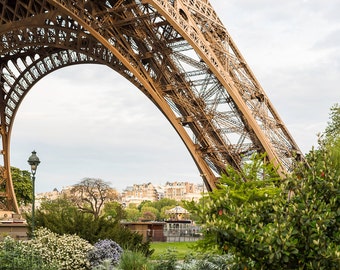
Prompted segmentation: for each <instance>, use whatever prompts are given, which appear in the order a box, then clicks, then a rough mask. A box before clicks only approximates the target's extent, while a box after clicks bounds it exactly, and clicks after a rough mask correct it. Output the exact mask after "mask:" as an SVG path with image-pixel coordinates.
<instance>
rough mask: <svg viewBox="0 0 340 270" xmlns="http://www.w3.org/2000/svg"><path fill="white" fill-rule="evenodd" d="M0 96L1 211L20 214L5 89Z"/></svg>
mask: <svg viewBox="0 0 340 270" xmlns="http://www.w3.org/2000/svg"><path fill="white" fill-rule="evenodd" d="M0 90H1V91H0V92H1V94H0V95H1V96H0V113H1V117H0V121H1V123H0V124H1V125H0V136H1V143H2V148H1V155H2V160H3V164H2V165H1V164H0V168H1V171H0V210H7V211H14V212H16V213H18V214H19V207H18V203H17V199H16V196H15V192H14V186H13V182H12V175H11V165H10V155H9V137H10V135H9V131H8V128H7V126H6V117H5V100H4V98H5V97H4V89H3V88H1V89H0Z"/></svg>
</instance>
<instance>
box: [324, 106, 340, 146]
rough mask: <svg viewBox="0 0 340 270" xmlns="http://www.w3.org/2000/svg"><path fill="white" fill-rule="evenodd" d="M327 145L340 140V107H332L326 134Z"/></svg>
mask: <svg viewBox="0 0 340 270" xmlns="http://www.w3.org/2000/svg"><path fill="white" fill-rule="evenodd" d="M324 135H325V140H326V142H327V143H329V142H332V141H336V140H339V139H340V105H339V104H335V105H334V106H332V107H331V112H330V121H329V122H328V123H327V127H326V129H325V132H324Z"/></svg>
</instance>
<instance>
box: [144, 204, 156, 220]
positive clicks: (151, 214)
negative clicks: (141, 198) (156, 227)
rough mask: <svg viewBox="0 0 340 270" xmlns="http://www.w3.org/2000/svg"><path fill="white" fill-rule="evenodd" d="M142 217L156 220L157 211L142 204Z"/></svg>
mask: <svg viewBox="0 0 340 270" xmlns="http://www.w3.org/2000/svg"><path fill="white" fill-rule="evenodd" d="M141 214H142V218H143V219H144V220H157V219H158V218H159V211H158V210H157V209H156V208H155V207H152V206H145V205H144V206H143V207H142V209H141Z"/></svg>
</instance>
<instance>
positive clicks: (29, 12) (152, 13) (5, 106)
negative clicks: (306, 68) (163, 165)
mask: <svg viewBox="0 0 340 270" xmlns="http://www.w3.org/2000/svg"><path fill="white" fill-rule="evenodd" d="M0 38H1V43H0V52H1V53H0V86H1V96H0V112H1V117H0V134H1V142H2V149H1V155H2V162H3V164H2V177H1V178H0V185H1V187H3V189H2V192H1V194H0V199H1V200H2V202H3V205H2V208H5V209H7V210H13V211H15V212H18V211H19V209H18V206H17V202H16V197H15V192H14V189H13V183H12V179H11V174H10V137H11V129H12V126H13V122H14V119H15V115H16V113H17V111H18V108H19V106H20V103H21V102H22V100H23V99H24V98H25V96H26V94H27V93H28V92H29V91H30V90H31V89H32V87H33V86H34V84H35V83H36V82H38V81H39V80H40V79H42V78H43V77H44V76H46V75H48V74H49V73H51V72H53V71H55V70H57V69H60V68H63V67H66V66H70V65H77V64H83V63H93V64H101V65H106V66H108V67H110V68H112V69H113V70H115V71H116V72H118V73H119V74H121V75H122V76H124V77H125V78H126V79H127V80H129V81H130V82H132V83H133V84H134V85H135V86H136V87H137V88H138V89H139V90H140V91H142V92H143V93H144V94H145V95H146V96H147V97H148V98H149V99H150V100H151V101H152V102H153V103H154V104H155V105H156V106H157V108H158V109H159V110H160V111H161V113H162V114H163V115H164V116H165V117H166V118H167V120H168V121H169V122H170V124H171V125H172V126H173V127H174V129H175V130H176V131H177V133H178V135H179V136H180V138H181V139H182V141H183V142H184V144H185V146H186V147H187V149H188V151H189V153H190V154H191V156H192V158H193V160H194V162H195V164H196V165H197V167H198V170H199V171H200V173H201V176H202V179H203V181H204V183H205V185H206V186H207V188H208V190H212V189H214V188H215V187H216V181H217V179H218V177H219V175H220V174H221V172H223V171H224V170H225V166H226V165H227V164H229V165H231V166H233V167H235V168H236V169H240V168H241V166H242V162H243V161H244V158H245V157H247V156H249V155H251V154H252V153H254V152H261V153H264V152H266V153H267V156H268V159H269V160H271V161H272V162H273V163H274V164H276V165H277V166H278V171H279V173H280V174H281V175H283V174H284V173H285V172H289V171H290V170H291V169H292V165H293V162H294V159H296V158H297V157H298V158H299V157H301V152H300V150H299V148H298V146H297V144H296V143H295V141H294V139H293V138H292V136H291V135H290V133H289V131H288V130H287V128H286V127H285V125H284V123H283V122H282V120H281V119H280V117H279V115H278V113H277V112H276V110H275V108H274V107H273V105H272V104H271V102H270V100H269V99H268V97H267V95H266V93H265V92H264V91H263V89H262V87H261V85H260V84H259V82H258V81H257V79H256V78H255V76H254V74H253V72H252V71H251V69H250V68H249V66H248V64H247V62H246V61H245V59H244V58H243V56H242V55H241V53H240V51H239V50H238V48H237V46H236V44H235V43H234V41H233V39H232V38H231V36H230V35H229V33H228V31H227V30H226V28H225V27H224V25H223V23H222V22H221V20H220V19H219V17H218V15H217V13H216V11H215V10H214V8H213V7H212V6H211V4H210V3H209V1H208V0H83V1H80V0H17V1H14V0H0ZM94 94H95V93H94ZM0 208H1V207H0Z"/></svg>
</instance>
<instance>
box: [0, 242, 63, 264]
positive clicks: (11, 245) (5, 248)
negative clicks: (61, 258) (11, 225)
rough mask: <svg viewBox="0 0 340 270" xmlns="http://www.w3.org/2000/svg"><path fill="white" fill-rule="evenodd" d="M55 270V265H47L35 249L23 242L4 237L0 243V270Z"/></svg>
mask: <svg viewBox="0 0 340 270" xmlns="http://www.w3.org/2000/svg"><path fill="white" fill-rule="evenodd" d="M10 269H15V270H57V269H58V268H57V265H55V264H52V263H47V262H46V261H45V260H44V259H43V257H42V256H41V255H40V254H39V251H38V250H36V249H34V248H33V249H32V248H30V247H29V246H28V245H27V244H26V243H25V242H22V241H15V240H14V239H13V238H11V237H6V238H5V239H4V240H3V241H2V242H0V270H10Z"/></svg>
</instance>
